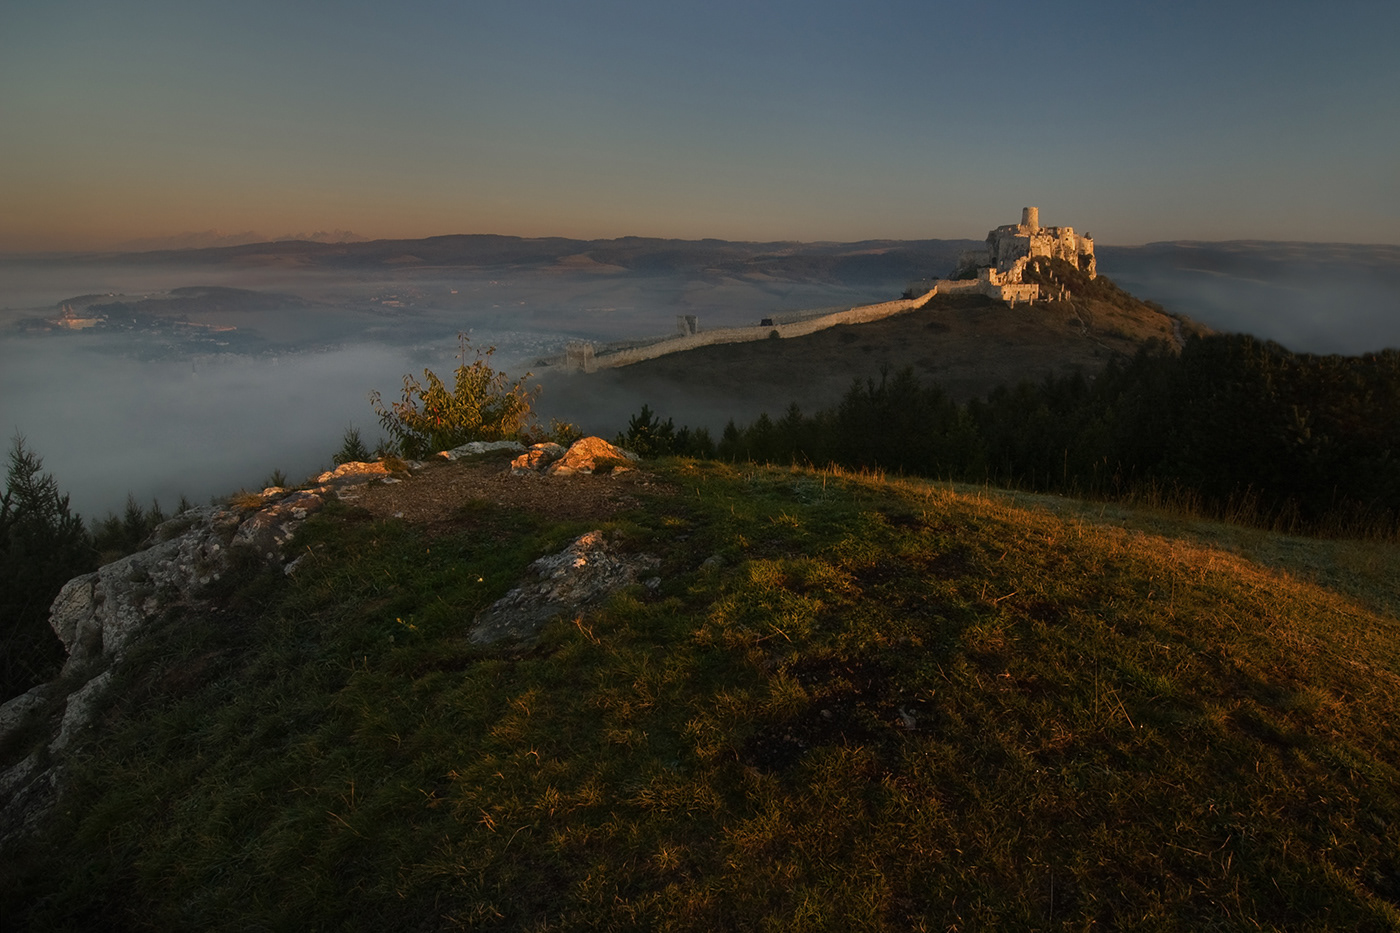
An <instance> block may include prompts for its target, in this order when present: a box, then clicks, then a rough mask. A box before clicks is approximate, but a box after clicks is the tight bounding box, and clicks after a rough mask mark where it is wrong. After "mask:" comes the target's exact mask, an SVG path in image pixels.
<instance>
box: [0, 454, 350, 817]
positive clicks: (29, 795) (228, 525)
mask: <svg viewBox="0 0 1400 933" xmlns="http://www.w3.org/2000/svg"><path fill="white" fill-rule="evenodd" d="M350 472H353V471H348V472H347V473H345V474H342V476H346V475H350ZM331 491H332V487H330V486H323V487H320V488H318V489H315V490H312V491H304V492H290V493H288V492H286V491H284V490H280V489H269V490H267V491H266V492H265V493H264V494H263V495H260V496H244V497H241V498H236V499H235V502H237V504H236V505H229V506H227V507H217V506H210V507H205V508H196V509H189V510H187V511H185V512H182V513H181V514H179V515H177V516H176V517H174V518H172V519H170V520H169V521H167V522H165V523H163V524H161V525H160V526H159V527H157V528H156V530H155V531H154V532H153V533H152V536H151V543H150V544H149V546H148V547H147V548H146V549H145V550H143V551H139V552H137V553H135V554H131V555H129V556H127V557H123V558H121V559H120V560H116V561H113V562H112V563H109V564H106V565H105V566H103V567H100V568H99V569H97V570H95V571H93V572H92V573H87V574H83V575H82V576H80V577H75V578H73V579H72V580H70V581H68V583H67V584H65V585H64V587H63V589H62V590H60V591H59V594H58V596H57V598H55V600H54V602H53V605H52V607H51V608H50V610H49V624H50V625H51V626H52V628H53V630H54V633H55V634H57V635H58V637H59V640H60V641H62V642H63V646H64V648H66V649H67V651H68V661H67V663H66V664H65V665H64V668H63V673H62V675H61V676H60V678H59V679H58V680H55V681H52V682H50V683H47V684H41V685H40V686H38V687H35V688H34V689H32V690H30V691H29V692H28V693H25V694H22V695H21V696H18V697H14V698H13V699H11V700H9V701H8V702H6V703H5V704H4V706H3V707H0V746H3V745H4V744H5V743H6V742H7V740H9V739H10V737H11V736H14V735H15V734H17V733H19V732H20V731H21V730H31V732H32V734H33V735H34V736H35V737H36V739H37V741H34V740H27V742H33V744H31V750H30V752H29V754H28V755H27V757H25V758H24V759H23V760H21V761H18V762H17V763H15V764H13V765H11V766H10V767H9V768H7V769H6V770H4V771H3V772H0V842H3V841H4V840H5V839H6V838H9V837H11V836H14V835H16V834H22V833H23V832H25V831H27V829H29V828H30V827H32V826H34V825H35V824H36V822H37V820H38V819H39V818H40V817H41V816H42V814H43V813H44V812H46V811H47V809H48V808H49V807H50V806H51V805H52V802H53V799H54V792H55V790H56V788H57V787H58V784H59V781H60V777H61V774H62V766H63V761H64V758H65V754H66V753H71V751H72V750H73V748H75V747H76V746H77V745H78V744H79V742H80V740H81V737H82V736H83V734H84V733H85V732H86V731H87V730H88V729H89V727H90V725H91V723H92V721H93V718H94V716H95V715H96V714H97V712H98V711H99V710H100V708H101V706H102V700H103V695H104V694H105V693H106V692H107V690H108V688H109V686H110V682H111V679H112V665H113V663H114V662H115V661H116V660H118V659H120V658H121V656H122V654H123V652H124V651H125V650H126V649H127V648H128V647H129V646H130V645H132V644H133V643H134V642H135V641H136V640H137V639H139V637H140V634H141V630H142V627H143V626H144V625H146V624H147V623H148V622H150V621H151V620H152V619H154V618H156V616H157V615H158V614H160V613H161V612H162V611H163V610H164V609H165V608H166V607H169V606H173V605H178V604H184V605H201V604H202V603H204V602H205V598H204V596H203V592H204V588H205V587H207V586H209V585H210V584H212V583H214V582H216V581H217V580H219V579H220V578H221V577H222V576H224V575H225V574H226V573H228V572H230V570H231V569H232V568H233V567H234V566H235V564H236V563H239V564H242V563H243V562H245V561H247V560H248V559H249V557H250V556H251V559H252V560H253V561H256V562H261V563H265V564H266V565H268V567H269V568H278V567H283V566H284V565H285V564H286V561H287V557H288V555H287V553H286V551H287V549H286V545H287V542H288V541H289V540H290V539H291V537H292V535H293V534H295V533H296V530H297V529H298V528H299V527H300V526H301V524H302V523H303V522H304V521H305V520H306V519H307V517H308V516H309V515H311V514H312V513H313V512H315V511H317V510H318V509H320V508H321V507H322V505H323V504H324V501H325V496H326V495H328V494H330V493H331Z"/></svg>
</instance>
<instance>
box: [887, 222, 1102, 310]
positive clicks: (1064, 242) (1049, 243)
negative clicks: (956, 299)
mask: <svg viewBox="0 0 1400 933" xmlns="http://www.w3.org/2000/svg"><path fill="white" fill-rule="evenodd" d="M1040 258H1044V259H1063V260H1064V261H1065V262H1067V263H1069V264H1070V265H1072V266H1074V267H1075V268H1076V269H1078V270H1079V271H1081V272H1083V273H1085V274H1086V275H1088V276H1089V278H1091V279H1092V278H1095V277H1097V275H1098V267H1097V265H1096V263H1095V261H1094V238H1093V237H1091V236H1090V235H1089V234H1088V233H1085V234H1084V235H1083V236H1080V235H1078V234H1076V233H1075V232H1074V228H1073V227H1042V226H1041V225H1040V208H1038V207H1023V208H1021V222H1020V223H1019V224H1004V225H1002V226H1000V227H997V228H996V229H995V230H992V231H990V232H989V233H988V234H987V248H986V249H985V250H977V251H975V252H972V253H965V254H963V256H962V259H961V261H960V262H959V264H958V269H957V271H955V272H954V273H953V275H954V277H953V278H951V279H938V280H937V281H936V282H933V283H916V284H915V286H914V288H915V290H916V291H923V290H924V288H926V287H928V286H929V285H932V287H934V288H936V289H937V291H938V293H939V294H940V295H949V294H957V293H959V292H961V293H964V294H966V293H977V294H982V295H986V296H987V297H988V298H995V299H997V300H998V301H1004V302H1006V303H1008V304H1011V305H1015V304H1016V303H1017V302H1018V301H1026V302H1031V301H1037V300H1040V299H1042V298H1046V299H1048V298H1058V299H1064V298H1068V297H1069V293H1068V292H1067V291H1066V290H1064V289H1063V288H1062V289H1060V290H1059V291H1058V292H1056V293H1055V294H1053V295H1049V294H1044V293H1042V290H1041V287H1040V285H1038V284H1037V283H1035V282H1027V281H1025V279H1024V275H1025V271H1026V266H1028V265H1030V263H1031V261H1032V260H1035V259H1040Z"/></svg>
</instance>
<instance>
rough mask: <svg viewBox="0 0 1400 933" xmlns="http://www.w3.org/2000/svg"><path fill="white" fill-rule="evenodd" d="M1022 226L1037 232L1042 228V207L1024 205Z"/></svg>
mask: <svg viewBox="0 0 1400 933" xmlns="http://www.w3.org/2000/svg"><path fill="white" fill-rule="evenodd" d="M1021 226H1023V227H1026V228H1028V229H1029V230H1030V232H1031V233H1035V232H1036V231H1037V230H1039V229H1040V208H1038V207H1023V208H1021Z"/></svg>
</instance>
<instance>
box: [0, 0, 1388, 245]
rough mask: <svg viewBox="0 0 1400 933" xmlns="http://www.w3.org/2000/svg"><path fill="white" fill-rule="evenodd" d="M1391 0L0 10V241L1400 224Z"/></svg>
mask: <svg viewBox="0 0 1400 933" xmlns="http://www.w3.org/2000/svg"><path fill="white" fill-rule="evenodd" d="M1397 36H1400V3H1395V2H1394V0H1380V2H1370V0H1331V2H1328V3H1325V4H1324V3H1320V2H1316V0H1307V2H1293V0H1269V2H1240V0H1210V2H1200V3H1198V2H1194V0H1176V2H1172V3H1159V2H1137V0H1114V2H1074V0H1063V2H1059V3H1055V4H1049V3H1043V2H1020V0H1003V2H1000V3H996V4H988V3H982V2H938V0H920V2H902V0H900V2H893V0H892V2H880V0H870V2H863V3H859V4H857V3H850V2H844V3H829V2H824V0H803V2H800V3H798V2H771V3H764V2H759V0H747V2H742V3H740V2H729V0H706V2H703V3H699V2H697V3H689V2H683V3H670V2H664V0H645V2H614V0H593V2H588V3H581V2H576V0H567V2H549V0H514V2H468V0H458V2H447V0H443V2H435V0H397V2H394V3H388V2H382V3H368V2H354V0H335V2H320V0H278V2H263V0H239V2H237V3H230V2H227V0H219V2H204V0H179V2H164V0H124V2H122V3H111V2H109V0H46V2H43V3H38V2H33V3H30V2H7V3H3V4H0V251H10V252H30V251H45V250H82V249H102V248H111V247H114V246H117V245H120V244H127V243H131V242H132V241H138V240H142V239H146V238H160V237H168V236H175V235H180V234H187V233H191V232H204V231H217V232H218V233H220V234H225V235H228V234H239V233H244V232H250V231H251V232H256V233H258V234H259V235H263V236H268V237H275V236H283V235H287V234H292V233H311V232H315V231H323V230H324V231H331V230H345V231H353V232H354V233H356V234H358V235H360V236H363V237H369V238H380V237H422V236H433V235H440V234H453V233H498V234H512V235H518V236H570V237H583V238H605V237H617V236H627V235H637V236H662V237H683V238H700V237H719V238H724V239H744V240H778V239H791V240H807V241H812V240H841V241H845V240H859V239H872V238H895V239H921V238H957V237H971V238H980V237H981V236H983V235H984V234H985V232H986V230H987V229H988V228H989V227H992V226H995V225H997V224H1001V223H1014V222H1016V221H1017V220H1019V219H1020V208H1021V207H1022V206H1025V205H1037V206H1039V207H1040V217H1041V221H1042V222H1043V223H1047V224H1069V225H1073V226H1074V227H1075V228H1076V229H1077V230H1079V231H1080V232H1084V231H1085V230H1087V231H1088V232H1090V233H1092V234H1093V235H1094V237H1095V239H1096V241H1097V242H1099V243H1101V244H1114V245H1129V244H1136V243H1143V242H1150V241H1157V240H1176V239H1200V240H1223V239H1266V240H1313V241H1338V242H1360V243H1391V244H1396V243H1400V158H1397V153H1400V55H1397V54H1396V52H1395V48H1394V44H1395V40H1396V37H1397Z"/></svg>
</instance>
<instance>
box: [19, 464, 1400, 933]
mask: <svg viewBox="0 0 1400 933" xmlns="http://www.w3.org/2000/svg"><path fill="white" fill-rule="evenodd" d="M658 469H659V470H660V471H661V472H662V474H663V477H664V478H665V480H666V481H667V482H668V483H669V484H671V486H672V487H673V488H674V493H673V494H671V495H661V496H657V497H655V498H653V499H650V500H649V501H647V502H646V503H645V506H644V508H642V509H641V510H638V511H637V512H635V513H632V514H628V515H624V516H621V517H620V518H619V519H618V520H617V521H615V522H613V523H612V524H611V525H610V526H608V527H610V528H612V529H613V530H614V531H615V533H617V534H618V535H620V536H621V538H622V540H623V541H624V546H626V547H631V548H635V549H637V550H645V551H647V552H649V553H652V554H656V555H658V556H660V557H661V558H662V559H663V570H662V576H663V581H664V582H663V585H662V587H661V589H660V591H659V592H656V593H651V592H649V591H646V590H645V589H643V588H636V589H634V590H631V591H627V592H624V593H621V594H619V595H618V596H616V597H615V598H614V599H613V600H611V601H610V602H609V603H608V604H607V605H606V606H605V607H603V608H601V609H599V610H596V611H593V612H590V613H588V614H587V615H585V616H583V617H580V618H577V619H572V618H566V619H561V620H560V621H559V622H558V623H556V624H554V625H553V626H552V627H550V628H549V629H548V630H547V631H546V633H545V636H544V638H543V640H542V642H541V644H540V645H539V646H538V647H536V648H534V649H532V650H531V651H529V652H527V653H524V654H502V653H499V652H494V651H490V650H483V649H480V648H477V647H473V646H471V645H470V644H469V643H468V642H467V640H466V632H467V628H468V626H469V625H470V622H471V620H472V618H473V616H474V614H475V613H476V612H478V611H479V610H480V609H482V608H484V607H485V606H487V605H489V604H490V603H491V602H492V601H493V600H494V599H496V598H498V597H499V596H500V595H502V594H503V593H504V592H505V591H506V590H507V589H508V588H509V587H510V586H511V585H512V584H513V583H514V581H515V580H516V579H518V577H519V575H520V574H521V572H522V571H523V569H524V568H525V566H526V565H527V564H528V563H529V561H530V560H532V559H534V558H535V557H537V556H539V555H541V554H544V553H550V552H553V551H557V550H558V549H560V548H561V547H563V545H564V544H565V543H567V542H568V541H569V540H570V539H571V538H572V537H573V536H575V535H576V534H578V533H579V532H580V531H582V530H584V528H583V527H582V526H578V525H570V526H564V525H559V524H556V523H552V522H550V521H548V520H547V519H545V518H542V517H538V516H534V517H532V516H526V515H521V514H515V513H509V512H506V511H504V510H502V509H500V508H498V507H495V506H492V505H489V504H485V503H476V504H473V505H469V506H467V507H464V509H463V511H462V512H461V513H460V516H459V517H460V518H461V521H462V528H463V530H462V533H461V534H459V535H455V536H446V537H442V536H439V537H434V538H431V539H429V538H425V537H424V536H423V535H421V534H420V533H419V532H418V531H416V530H414V529H413V528H411V527H408V526H406V525H403V524H401V523H393V522H391V523H378V522H374V521H371V520H369V519H368V518H367V517H366V516H365V515H364V514H363V513H360V512H357V511H355V510H353V509H345V508H339V507H336V508H328V509H327V510H326V511H325V512H323V513H322V514H320V515H318V516H317V517H315V518H314V519H313V520H312V521H311V522H309V523H308V525H307V528H306V530H305V532H304V533H303V535H302V536H301V538H300V539H299V541H298V546H300V547H304V548H306V549H307V553H308V554H310V555H311V556H310V558H309V559H308V560H307V561H305V562H304V563H303V565H302V568H301V569H300V570H299V572H298V573H297V574H296V575H295V576H294V577H292V578H286V579H283V578H280V577H273V576H270V575H265V576H259V577H255V578H251V579H245V580H244V581H243V582H242V583H241V585H240V587H239V588H238V589H237V590H236V591H235V592H232V593H230V594H229V597H228V600H227V601H226V608H225V609H224V610H223V611H221V612H216V613H208V614H204V615H187V616H183V617H174V616H172V617H171V618H170V619H167V620H165V621H164V622H163V623H162V624H161V625H160V626H158V627H157V630H156V632H155V633H154V634H153V635H152V637H151V638H149V639H148V640H147V641H146V642H145V643H144V644H143V646H142V647H141V648H140V649H139V651H138V652H135V653H133V656H132V659H131V662H130V663H129V664H128V665H126V666H125V667H124V668H123V669H122V670H121V671H120V672H119V675H118V680H119V684H120V689H119V691H118V693H119V695H120V697H121V699H120V700H118V701H117V702H115V703H114V704H113V705H112V707H111V709H109V710H108V711H107V713H106V715H105V720H104V722H105V727H106V732H105V737H104V739H103V740H102V742H101V744H100V745H99V746H98V747H97V748H96V749H95V750H94V751H93V752H92V754H91V756H90V757H88V758H87V759H85V760H83V761H81V762H78V763H77V764H76V765H75V767H74V769H73V772H72V779H71V785H70V790H69V793H68V795H67V796H66V797H65V799H64V801H63V804H62V806H61V809H60V814H59V816H58V818H57V821H56V823H55V825H54V826H53V827H52V829H51V831H50V833H49V834H48V835H47V836H46V837H45V838H44V839H42V840H40V841H39V842H38V843H36V844H35V845H34V846H32V847H30V848H29V849H26V850H24V851H19V852H14V853H10V854H9V855H8V856H7V857H6V859H5V861H4V862H3V863H0V872H3V875H4V877H6V878H7V879H9V880H8V881H7V882H6V884H5V885H4V890H5V892H6V893H5V894H4V895H3V898H4V902H3V904H0V906H2V907H3V908H4V909H3V913H4V914H5V915H6V916H10V917H17V918H20V920H21V921H22V923H23V925H24V926H27V927H30V928H35V929H85V928H91V927H92V926H93V925H94V924H97V925H101V926H104V927H106V928H123V927H125V928H131V929H239V930H244V929H375V930H381V929H396V930H397V929H453V928H465V929H483V930H494V929H500V930H507V929H509V930H517V929H525V930H575V929H588V928H601V929H662V930H715V929H753V930H824V929H830V930H848V929H859V930H886V929H889V930H904V929H921V928H922V929H1041V930H1049V929H1074V930H1080V929H1086V928H1091V927H1098V928H1104V929H1113V928H1123V929H1152V930H1201V929H1257V928H1260V927H1263V928H1266V929H1268V928H1288V929H1320V930H1326V929H1335V930H1394V929H1396V928H1397V927H1400V790H1397V789H1400V769H1397V763H1398V762H1400V737H1398V736H1400V729H1397V723H1396V718H1395V714H1396V709H1397V698H1400V660H1397V659H1400V622H1397V619H1396V617H1395V613H1394V611H1393V604H1390V603H1387V602H1386V599H1387V598H1388V597H1386V596H1385V593H1384V587H1383V586H1382V587H1380V588H1379V589H1376V588H1375V587H1372V586H1371V585H1370V584H1368V582H1367V581H1368V580H1371V581H1372V582H1374V581H1375V580H1379V579H1380V578H1381V575H1382V574H1383V568H1384V567H1386V566H1389V565H1387V564H1386V560H1393V551H1390V552H1387V551H1385V547H1387V546H1384V545H1368V547H1371V548H1373V550H1372V551H1370V552H1368V553H1371V554H1372V555H1373V558H1374V559H1363V558H1356V562H1357V563H1358V564H1360V565H1364V567H1371V568H1373V569H1372V570H1369V571H1364V572H1360V571H1358V572H1357V573H1356V574H1352V575H1350V576H1347V580H1349V581H1350V583H1349V585H1350V587H1351V590H1352V591H1351V592H1350V595H1343V594H1339V593H1338V592H1334V591H1333V590H1330V589H1326V588H1323V587H1322V586H1319V585H1317V584H1316V583H1313V582H1309V580H1308V572H1307V571H1306V569H1305V567H1306V565H1307V562H1308V560H1312V558H1313V557H1315V555H1314V554H1313V552H1312V551H1306V549H1304V550H1305V551H1306V554H1307V555H1312V556H1310V557H1307V558H1306V559H1305V560H1304V561H1303V564H1304V569H1302V570H1299V569H1298V568H1296V567H1295V568H1293V570H1292V571H1291V572H1285V571H1283V570H1280V569H1277V567H1280V566H1284V565H1287V564H1288V560H1289V556H1288V555H1289V554H1290V553H1292V552H1291V551H1290V546H1288V542H1289V541H1292V540H1293V539H1282V538H1278V537H1277V536H1275V539H1273V540H1271V541H1270V540H1266V539H1264V538H1259V539H1257V540H1255V539H1251V540H1253V541H1254V543H1253V544H1249V543H1247V542H1246V543H1245V544H1240V545H1239V546H1238V547H1235V549H1234V550H1233V551H1232V550H1226V549H1222V548H1219V547H1212V546H1210V545H1209V544H1208V543H1206V539H1207V538H1208V537H1209V535H1208V534H1207V533H1206V532H1202V531H1201V529H1199V528H1197V529H1195V530H1192V529H1184V528H1179V527H1178V528H1172V529H1162V530H1171V531H1172V532H1173V534H1175V535H1177V536H1175V537H1163V536H1160V535H1158V534H1155V533H1152V532H1150V531H1147V530H1144V529H1143V527H1138V528H1122V527H1117V525H1118V524H1121V517H1117V516H1108V515H1106V514H1105V515H1102V516H1101V515H1100V514H1099V507H1098V506H1088V505H1080V506H1075V507H1069V506H1057V507H1056V510H1052V509H1051V508H1046V507H1045V505H1046V504H1047V502H1048V501H1049V500H1047V499H1043V498H1042V499H1039V500H1035V501H1029V502H1027V501H1026V500H1027V499H1028V498H1029V497H1017V498H1018V499H1019V500H1020V502H1019V503H1018V502H1013V500H1012V497H1010V496H1008V495H1002V494H996V493H991V492H979V491H975V490H966V489H950V488H948V487H946V486H940V485H937V484H930V483H915V482H904V481H898V482H896V481H885V480H883V479H881V478H879V477H859V476H849V475H839V474H833V473H813V472H809V471H801V470H782V469H769V468H746V469H740V468H734V467H729V466H724V465H720V464H715V463H691V462H687V461H666V462H663V463H662V464H661V465H660V466H659V467H658ZM1049 504H1051V505H1054V504H1055V503H1053V502H1051V503H1049ZM1136 520H1137V521H1139V522H1140V523H1143V524H1147V523H1151V522H1153V521H1158V519H1154V518H1152V517H1151V516H1146V517H1143V516H1139V517H1138V518H1137V519H1136ZM1259 534H1262V533H1259ZM1237 543H1238V542H1237ZM1389 547H1391V548H1393V545H1391V546H1389ZM1251 550H1253V551H1259V552H1262V551H1270V553H1272V554H1273V558H1272V561H1271V562H1272V563H1273V564H1274V565H1275V566H1274V567H1270V566H1267V565H1266V564H1268V563H1270V561H1268V560H1266V561H1265V563H1256V562H1253V561H1251V560H1250V559H1248V558H1247V557H1245V556H1242V555H1243V554H1246V553H1249V552H1250V551H1251ZM1294 550H1296V549H1294ZM1275 552H1276V553H1275ZM715 555H718V556H719V557H720V558H721V559H722V560H721V562H719V564H718V566H704V565H705V562H706V560H707V558H709V557H711V556H715ZM1280 555H1282V556H1280ZM1376 555H1378V556H1376ZM1388 555H1389V556H1388ZM1377 567H1378V568H1381V569H1378V570H1377V569H1374V568H1377ZM1368 574H1370V576H1368ZM1312 576H1313V577H1316V578H1318V579H1322V578H1323V577H1325V574H1318V573H1314V574H1312ZM1344 576H1346V575H1345V574H1344ZM1323 582H1327V581H1326V580H1323ZM1377 594H1379V595H1377Z"/></svg>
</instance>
